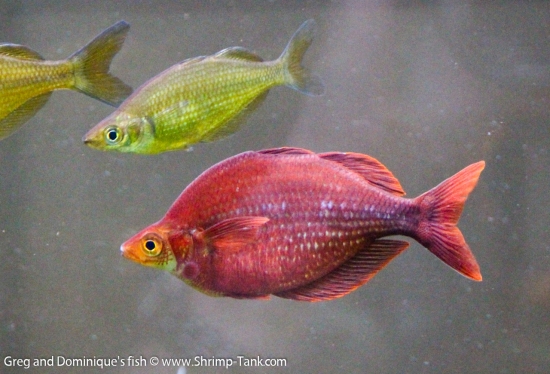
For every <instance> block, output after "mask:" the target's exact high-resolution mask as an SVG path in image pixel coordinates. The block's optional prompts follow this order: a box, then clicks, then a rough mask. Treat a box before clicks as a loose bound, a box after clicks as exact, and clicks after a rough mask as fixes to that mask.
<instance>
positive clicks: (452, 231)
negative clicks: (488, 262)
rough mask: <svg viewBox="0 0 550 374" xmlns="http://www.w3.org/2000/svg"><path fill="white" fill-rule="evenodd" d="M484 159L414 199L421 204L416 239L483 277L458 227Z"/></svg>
mask: <svg viewBox="0 0 550 374" xmlns="http://www.w3.org/2000/svg"><path fill="white" fill-rule="evenodd" d="M484 167H485V162H484V161H480V162H477V163H475V164H472V165H470V166H468V167H466V168H464V169H462V170H461V171H459V172H458V173H456V174H455V175H453V176H452V177H450V178H448V179H446V180H445V181H443V182H441V183H440V184H439V185H438V186H436V187H434V188H432V189H431V190H429V191H428V192H425V193H424V194H422V195H420V196H419V197H417V198H416V199H415V204H416V205H417V206H418V207H419V208H420V217H421V218H420V222H419V224H418V228H417V231H416V239H417V240H418V241H419V242H420V243H421V244H422V245H424V246H425V247H426V248H428V250H429V251H430V252H432V253H433V254H434V255H436V256H437V257H439V258H440V259H441V260H442V261H443V262H445V263H446V264H447V265H449V266H450V267H452V268H453V269H455V270H456V271H458V272H459V273H460V274H462V275H464V276H466V277H468V278H470V279H473V280H476V281H481V272H480V269H479V265H478V263H477V261H476V259H475V257H474V255H473V253H472V251H471V250H470V247H469V246H468V244H467V243H466V241H465V240H464V237H463V236H462V233H461V232H460V230H459V229H458V227H456V224H457V223H458V220H459V219H460V214H461V213H462V209H463V207H464V203H465V202H466V199H467V198H468V195H469V194H470V192H472V190H473V189H474V187H475V186H476V184H477V180H478V179H479V175H480V174H481V171H482V170H483V168H484Z"/></svg>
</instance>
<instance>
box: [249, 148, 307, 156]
mask: <svg viewBox="0 0 550 374" xmlns="http://www.w3.org/2000/svg"><path fill="white" fill-rule="evenodd" d="M256 153H261V154H266V155H314V154H315V152H312V151H310V150H308V149H303V148H294V147H281V148H270V149H263V150H261V151H256Z"/></svg>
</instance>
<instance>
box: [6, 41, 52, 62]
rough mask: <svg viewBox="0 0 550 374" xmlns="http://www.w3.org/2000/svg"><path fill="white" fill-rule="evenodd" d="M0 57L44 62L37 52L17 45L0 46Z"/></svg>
mask: <svg viewBox="0 0 550 374" xmlns="http://www.w3.org/2000/svg"><path fill="white" fill-rule="evenodd" d="M0 55H4V56H9V57H13V58H19V59H21V60H44V58H43V57H42V56H40V54H39V53H38V52H36V51H33V50H32V49H30V48H29V47H25V46H24V45H19V44H0Z"/></svg>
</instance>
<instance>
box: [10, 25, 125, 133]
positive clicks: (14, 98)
mask: <svg viewBox="0 0 550 374" xmlns="http://www.w3.org/2000/svg"><path fill="white" fill-rule="evenodd" d="M129 27H130V25H129V24H128V23H126V22H124V21H120V22H117V23H116V24H114V25H113V26H111V27H109V28H108V29H107V30H105V31H103V32H102V33H101V34H99V35H98V36H97V37H96V38H95V39H94V40H92V41H91V42H90V43H88V45H86V46H85V47H84V48H82V49H81V50H80V51H78V52H76V53H75V54H73V55H72V56H70V57H69V58H67V59H66V60H61V61H47V60H44V59H43V58H42V56H40V55H39V54H38V53H37V52H35V51H33V50H32V49H30V48H28V47H25V46H22V45H18V44H0V139H3V138H6V137H7V136H9V135H11V134H12V133H13V132H14V131H16V130H17V129H18V128H19V127H21V126H22V125H23V124H24V123H25V122H27V121H28V120H29V119H30V118H32V116H34V115H35V114H36V112H38V111H39V110H40V108H42V107H43V106H44V105H45V104H46V102H47V101H48V99H49V97H50V95H51V93H52V91H53V90H57V89H73V90H77V91H80V92H83V93H85V94H86V95H88V96H91V97H93V98H96V99H98V100H101V101H103V102H105V103H107V104H110V105H113V106H117V105H119V104H120V103H121V102H122V101H123V100H124V99H125V98H126V97H128V95H130V93H132V88H131V87H130V86H127V85H126V84H124V83H123V82H122V81H121V80H120V79H118V78H116V77H114V76H112V75H111V74H109V66H110V64H111V60H112V59H113V57H114V56H115V54H116V53H117V52H118V51H119V50H120V48H121V47H122V43H123V42H124V39H125V38H126V34H127V33H128V29H129Z"/></svg>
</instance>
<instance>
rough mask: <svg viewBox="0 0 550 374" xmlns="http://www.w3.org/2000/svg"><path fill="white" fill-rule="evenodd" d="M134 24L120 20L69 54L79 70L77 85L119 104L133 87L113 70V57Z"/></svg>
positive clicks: (75, 68)
mask: <svg viewBox="0 0 550 374" xmlns="http://www.w3.org/2000/svg"><path fill="white" fill-rule="evenodd" d="M129 28H130V25H129V24H128V23H126V22H125V21H119V22H117V23H116V24H114V25H113V26H111V27H109V28H108V29H107V30H105V31H103V32H102V33H101V34H99V35H98V36H97V37H96V38H95V39H94V40H92V41H91V42H90V43H88V44H87V45H86V46H85V47H84V48H82V49H81V50H80V51H78V52H76V53H75V54H73V55H72V56H71V57H69V61H71V62H72V63H73V66H74V70H75V73H74V74H75V88H76V89H77V90H79V91H81V92H83V93H85V94H86V95H88V96H91V97H93V98H95V99H98V100H101V101H103V102H105V103H107V104H109V105H113V106H118V105H120V103H122V101H123V100H124V99H126V98H127V97H128V95H130V94H131V93H132V88H131V87H130V86H128V85H127V84H125V83H124V82H122V81H121V80H120V79H119V78H117V77H115V76H113V75H111V74H110V73H109V67H110V65H111V61H112V60H113V57H115V55H116V54H117V52H118V51H119V50H120V48H121V47H122V43H124V39H126V34H127V33H128V29H129Z"/></svg>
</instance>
